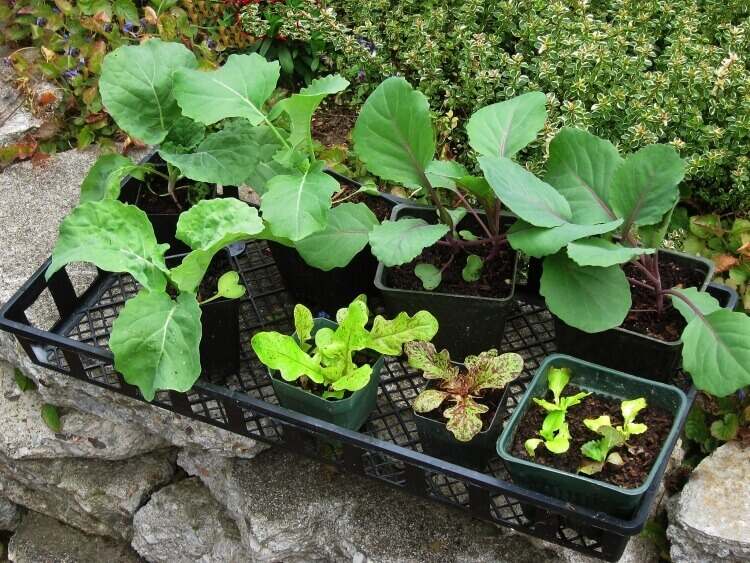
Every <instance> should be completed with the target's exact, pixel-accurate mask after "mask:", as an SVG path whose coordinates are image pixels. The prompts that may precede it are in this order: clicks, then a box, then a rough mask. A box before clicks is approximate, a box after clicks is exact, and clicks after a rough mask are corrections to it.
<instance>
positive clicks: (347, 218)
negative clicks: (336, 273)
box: [295, 203, 379, 272]
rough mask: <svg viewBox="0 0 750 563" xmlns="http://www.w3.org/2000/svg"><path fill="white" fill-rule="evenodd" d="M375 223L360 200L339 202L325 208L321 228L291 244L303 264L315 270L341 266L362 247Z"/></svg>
mask: <svg viewBox="0 0 750 563" xmlns="http://www.w3.org/2000/svg"><path fill="white" fill-rule="evenodd" d="M378 224H379V223H378V219H377V217H375V214H374V213H373V212H372V211H370V209H369V208H368V207H367V205H365V204H364V203H342V204H341V205H337V206H336V207H334V208H333V209H331V210H330V211H329V212H328V223H327V225H326V227H325V228H324V229H323V230H322V231H318V232H316V233H313V234H311V235H310V236H308V237H305V238H303V239H302V240H298V241H297V242H296V243H295V247H296V248H297V251H298V252H299V254H300V256H302V259H303V260H304V261H305V262H307V264H309V265H310V266H313V267H315V268H318V269H319V270H323V271H326V272H327V271H329V270H332V269H333V268H343V267H344V266H346V265H347V264H349V263H350V262H351V261H352V259H353V258H354V257H355V256H356V255H357V254H359V253H360V252H362V251H363V250H364V249H365V247H366V246H367V244H368V242H369V240H370V231H372V229H373V228H374V227H375V226H376V225H378Z"/></svg>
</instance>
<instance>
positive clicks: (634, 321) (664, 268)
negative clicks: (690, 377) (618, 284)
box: [621, 254, 706, 342]
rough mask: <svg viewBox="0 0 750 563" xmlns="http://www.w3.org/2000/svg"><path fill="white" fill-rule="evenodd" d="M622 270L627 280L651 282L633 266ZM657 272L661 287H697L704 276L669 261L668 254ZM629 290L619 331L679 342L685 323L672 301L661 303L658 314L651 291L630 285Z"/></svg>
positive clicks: (661, 256) (685, 265)
mask: <svg viewBox="0 0 750 563" xmlns="http://www.w3.org/2000/svg"><path fill="white" fill-rule="evenodd" d="M624 270H625V275H627V276H628V277H630V278H633V279H635V280H638V281H642V282H644V283H650V282H649V281H648V279H647V278H646V276H645V275H644V274H643V273H642V272H641V271H640V270H639V269H638V268H636V267H635V266H634V265H633V264H626V265H625V267H624ZM659 272H660V274H661V283H662V287H664V288H670V287H677V286H681V287H685V288H687V287H700V286H701V285H702V284H703V282H704V281H705V278H706V275H705V273H703V272H701V271H700V270H696V269H695V268H693V267H691V266H688V265H687V264H682V263H679V262H677V261H673V260H670V257H669V255H664V254H662V255H660V256H659ZM630 291H631V295H632V296H633V306H632V307H631V312H630V313H628V316H627V317H626V318H625V321H624V322H623V323H622V325H621V326H622V328H625V329H627V330H632V331H633V332H637V333H639V334H644V335H646V336H652V337H654V338H658V339H660V340H664V341H665V342H675V341H677V340H679V339H680V335H681V334H682V331H683V329H684V328H685V326H686V324H687V323H686V322H685V319H684V318H683V317H682V315H681V314H680V312H679V311H678V310H677V309H675V308H674V307H673V306H672V300H671V298H667V299H665V300H664V310H663V311H662V313H661V315H659V314H658V313H657V312H656V309H655V306H656V304H655V298H654V294H653V293H652V292H650V291H649V290H647V289H644V288H642V287H638V286H635V285H632V284H631V286H630ZM634 311H635V312H634Z"/></svg>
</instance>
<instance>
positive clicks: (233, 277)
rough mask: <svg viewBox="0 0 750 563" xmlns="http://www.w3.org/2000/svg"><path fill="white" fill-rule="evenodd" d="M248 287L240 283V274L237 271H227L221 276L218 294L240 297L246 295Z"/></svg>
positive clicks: (228, 297)
mask: <svg viewBox="0 0 750 563" xmlns="http://www.w3.org/2000/svg"><path fill="white" fill-rule="evenodd" d="M245 291H246V288H245V286H244V285H242V284H241V283H240V275H239V274H238V273H237V272H235V271H231V272H226V273H225V274H223V275H222V276H221V277H220V278H219V282H218V293H217V295H219V296H221V297H224V298H225V299H239V298H240V297H242V296H243V295H245Z"/></svg>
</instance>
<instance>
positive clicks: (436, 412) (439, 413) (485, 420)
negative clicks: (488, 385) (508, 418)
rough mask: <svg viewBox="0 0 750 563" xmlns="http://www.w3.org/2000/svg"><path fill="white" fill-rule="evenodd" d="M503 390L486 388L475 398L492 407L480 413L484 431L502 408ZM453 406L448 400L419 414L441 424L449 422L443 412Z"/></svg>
mask: <svg viewBox="0 0 750 563" xmlns="http://www.w3.org/2000/svg"><path fill="white" fill-rule="evenodd" d="M429 388H430V389H433V388H437V385H435V386H432V385H430V386H429ZM503 391H504V389H484V390H483V391H482V393H481V394H480V397H479V398H476V399H475V400H476V401H477V402H478V403H481V404H483V405H485V406H486V407H489V409H490V410H488V411H487V412H485V413H482V414H480V415H479V418H480V419H482V432H484V431H485V430H487V429H488V428H489V427H490V424H492V419H493V418H494V416H495V412H497V409H498V408H500V401H501V400H502V398H503ZM451 406H453V404H452V403H448V402H447V401H446V402H445V403H443V404H442V405H440V406H439V407H438V408H436V409H433V410H431V411H429V412H421V413H419V415H420V416H423V417H425V418H429V419H430V420H435V421H437V422H440V423H441V424H447V422H448V419H447V418H445V417H444V416H443V412H444V411H445V409H446V408H449V407H451Z"/></svg>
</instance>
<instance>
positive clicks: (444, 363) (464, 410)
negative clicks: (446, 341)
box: [404, 342, 523, 442]
mask: <svg viewBox="0 0 750 563" xmlns="http://www.w3.org/2000/svg"><path fill="white" fill-rule="evenodd" d="M404 349H405V351H406V355H407V357H408V358H409V365H410V366H411V367H413V368H415V369H418V370H420V371H422V374H423V376H424V378H425V379H433V380H438V384H437V386H436V388H431V389H425V390H424V391H422V392H421V393H420V394H419V395H417V397H416V399H414V403H413V404H412V408H413V409H414V411H415V412H418V413H425V412H430V411H433V410H435V409H436V408H438V407H440V406H441V405H442V404H443V403H445V402H446V401H448V402H450V403H452V406H450V407H448V408H447V409H445V410H444V411H443V416H444V417H445V418H446V419H447V420H448V422H447V424H446V428H447V429H448V431H449V432H451V433H452V434H453V436H454V437H455V438H456V440H458V441H460V442H468V441H469V440H471V439H472V438H473V437H474V436H476V435H477V434H478V433H479V432H481V430H482V419H481V418H480V415H482V414H484V413H486V412H487V411H488V410H489V407H488V406H487V405H484V404H482V403H481V402H480V401H481V400H482V397H483V395H484V392H485V390H489V389H504V388H505V386H506V385H508V383H510V382H511V381H513V380H514V379H516V378H517V377H518V376H519V375H520V374H521V371H522V370H523V358H522V357H521V356H520V355H518V354H515V353H507V354H501V355H498V353H497V350H488V351H486V352H482V353H481V354H479V355H478V356H467V357H466V359H465V360H464V365H465V370H464V369H461V368H460V367H459V366H457V365H455V364H454V363H452V362H451V360H450V355H449V354H448V350H443V351H441V352H437V351H436V350H435V346H434V345H433V344H432V343H430V342H409V343H408V344H406V346H404Z"/></svg>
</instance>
